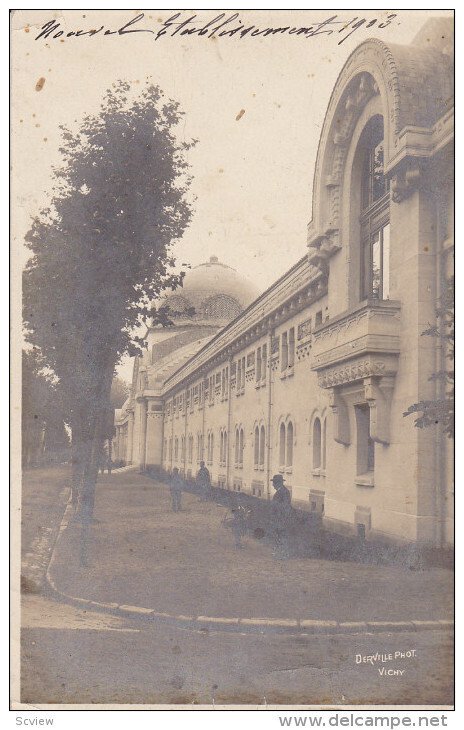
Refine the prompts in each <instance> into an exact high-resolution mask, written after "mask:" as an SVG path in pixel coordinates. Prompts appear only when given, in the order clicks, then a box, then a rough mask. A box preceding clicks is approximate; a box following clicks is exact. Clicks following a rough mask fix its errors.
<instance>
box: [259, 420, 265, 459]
mask: <svg viewBox="0 0 464 730" xmlns="http://www.w3.org/2000/svg"><path fill="white" fill-rule="evenodd" d="M265 449H266V431H265V429H264V426H261V432H260V436H259V465H260V466H264V453H265Z"/></svg>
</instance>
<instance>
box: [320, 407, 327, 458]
mask: <svg viewBox="0 0 464 730" xmlns="http://www.w3.org/2000/svg"><path fill="white" fill-rule="evenodd" d="M326 456H327V416H326V417H325V418H324V421H323V424H322V456H321V466H322V468H323V469H324V470H325V465H326Z"/></svg>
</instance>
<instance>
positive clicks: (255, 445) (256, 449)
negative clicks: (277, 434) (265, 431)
mask: <svg viewBox="0 0 464 730" xmlns="http://www.w3.org/2000/svg"><path fill="white" fill-rule="evenodd" d="M254 457H255V458H254V465H255V469H256V468H257V467H258V466H259V426H256V428H255V442H254Z"/></svg>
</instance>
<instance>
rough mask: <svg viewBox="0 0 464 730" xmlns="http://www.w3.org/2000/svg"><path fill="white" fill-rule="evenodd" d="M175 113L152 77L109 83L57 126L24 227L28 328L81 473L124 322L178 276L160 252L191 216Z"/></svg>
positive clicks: (141, 313) (133, 347)
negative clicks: (95, 101)
mask: <svg viewBox="0 0 464 730" xmlns="http://www.w3.org/2000/svg"><path fill="white" fill-rule="evenodd" d="M182 117H183V113H182V112H181V110H180V109H179V105H178V104H177V103H176V102H174V101H172V100H167V99H165V97H164V95H163V93H162V91H161V90H160V88H159V87H157V86H154V85H152V84H147V85H146V86H145V88H144V89H143V90H142V91H141V92H140V93H138V94H137V95H135V94H134V93H133V90H132V88H131V86H130V84H129V83H126V82H122V81H120V82H118V83H116V84H114V85H113V87H112V88H111V89H109V90H108V91H107V93H106V96H105V97H104V99H103V103H102V105H101V107H100V110H99V112H98V113H97V114H95V115H88V116H85V117H84V119H83V121H82V123H81V124H80V126H79V128H78V129H77V131H70V130H69V129H66V128H62V140H63V142H62V146H61V148H60V152H61V155H62V159H63V164H62V166H61V167H60V168H57V169H55V170H54V177H55V187H54V190H53V195H52V199H51V201H50V206H49V207H48V208H47V209H46V210H43V211H41V213H40V215H38V216H37V218H36V219H35V220H34V221H33V223H32V227H31V229H30V231H29V232H28V234H27V236H26V241H27V244H28V246H29V248H30V251H31V254H32V257H31V259H30V261H29V263H28V265H27V267H26V269H25V272H24V282H23V292H24V320H25V326H26V337H27V339H28V341H29V342H30V343H31V344H32V345H34V346H35V347H37V348H39V349H40V352H41V353H42V355H43V358H44V363H45V365H46V366H47V367H48V368H50V369H51V370H52V371H53V372H54V373H55V375H56V377H57V378H58V381H59V383H60V385H61V387H62V389H63V391H64V392H65V393H66V397H67V407H68V411H69V422H70V425H71V428H72V437H73V448H74V446H76V449H77V451H76V454H75V459H74V461H75V463H79V465H80V468H81V478H84V481H85V474H84V473H85V468H86V467H88V465H89V464H90V462H91V460H92V458H93V457H92V454H94V455H95V453H98V452H99V449H100V444H96V443H94V442H95V440H97V441H98V440H99V439H100V440H101V436H102V434H101V433H99V425H98V424H99V419H100V420H101V418H102V417H103V416H102V414H103V412H104V411H105V410H107V408H108V405H109V401H110V391H111V382H112V380H113V375H114V368H115V365H116V364H117V363H118V361H119V360H120V358H121V357H122V356H123V355H124V354H129V355H135V354H137V353H138V352H139V351H140V349H139V342H138V341H137V338H136V337H134V336H133V331H134V328H136V327H137V326H138V325H140V323H141V321H142V320H143V318H145V317H147V316H149V315H150V314H151V309H150V305H151V302H152V301H153V299H155V298H156V297H157V296H158V295H159V294H160V292H162V291H163V290H165V289H166V288H171V289H175V288H176V287H177V286H178V285H179V284H180V283H181V282H182V277H183V274H182V273H181V274H180V275H176V274H175V273H173V266H174V259H173V257H172V254H171V252H170V250H171V245H172V243H173V242H175V241H176V240H177V239H179V238H180V237H181V236H182V234H183V233H184V231H185V229H186V227H187V226H188V224H189V221H190V218H191V214H192V209H191V204H190V202H189V200H188V196H187V193H188V189H189V186H190V182H191V178H190V176H189V167H188V162H187V156H188V151H189V149H190V148H191V147H192V145H193V144H194V141H190V142H186V141H181V140H179V132H178V125H179V123H180V122H181V120H182ZM100 431H101V429H100ZM82 449H83V451H82ZM77 452H79V453H77ZM94 461H95V459H94ZM93 472H94V473H95V464H94V466H93ZM83 474H84V477H82V475H83ZM91 482H92V477H89V478H88V479H87V483H88V485H91Z"/></svg>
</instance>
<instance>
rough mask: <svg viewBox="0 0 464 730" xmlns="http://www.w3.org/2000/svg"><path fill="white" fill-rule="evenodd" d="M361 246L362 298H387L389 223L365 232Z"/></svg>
mask: <svg viewBox="0 0 464 730" xmlns="http://www.w3.org/2000/svg"><path fill="white" fill-rule="evenodd" d="M363 247H364V252H363V261H362V263H363V272H362V279H363V299H389V298H390V224H389V223H386V224H385V225H383V226H380V227H379V228H377V229H376V230H375V231H372V232H370V233H369V232H367V235H366V236H365V238H364V243H363Z"/></svg>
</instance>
